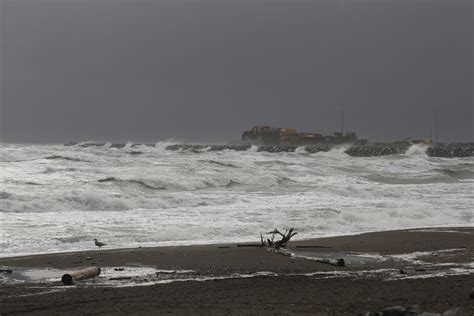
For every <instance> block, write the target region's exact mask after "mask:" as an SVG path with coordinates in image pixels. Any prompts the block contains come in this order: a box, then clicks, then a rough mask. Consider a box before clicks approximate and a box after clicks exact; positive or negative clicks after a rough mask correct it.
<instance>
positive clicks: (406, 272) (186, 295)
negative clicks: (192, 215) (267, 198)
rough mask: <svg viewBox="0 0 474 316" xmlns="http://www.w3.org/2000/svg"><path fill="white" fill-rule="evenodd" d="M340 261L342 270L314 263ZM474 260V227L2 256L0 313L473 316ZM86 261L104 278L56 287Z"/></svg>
mask: <svg viewBox="0 0 474 316" xmlns="http://www.w3.org/2000/svg"><path fill="white" fill-rule="evenodd" d="M91 245H92V243H91ZM91 249H92V247H91ZM339 258H342V259H344V261H345V266H344V267H342V266H336V265H331V264H327V263H321V262H320V261H321V259H322V260H323V261H324V260H326V261H331V260H335V259H339ZM473 263H474V229H473V228H449V229H448V228H440V229H418V230H406V231H388V232H377V233H367V234H361V235H355V236H341V237H331V238H321V239H314V240H304V241H294V242H290V244H289V245H288V247H287V249H283V250H281V251H279V252H278V253H277V252H272V251H267V250H266V249H265V248H259V247H253V245H251V244H243V245H237V244H223V245H206V246H183V247H160V248H134V249H118V250H107V249H106V248H105V249H101V250H91V251H82V252H71V253H57V254H43V255H34V256H26V257H12V258H0V268H1V269H4V270H11V272H12V273H3V274H0V275H1V276H2V278H1V279H0V280H1V283H0V313H1V314H2V315H18V314H44V315H46V314H48V315H51V314H68V315H71V314H73V315H74V314H77V315H79V314H115V315H116V314H143V315H145V314H157V313H158V314H165V313H167V314H206V315H208V314H313V315H314V314H320V315H356V314H358V313H366V312H368V311H381V310H383V309H384V308H386V307H390V306H397V305H402V306H409V305H413V304H417V305H418V306H419V308H420V309H421V310H423V311H429V312H437V313H442V312H444V311H446V310H448V309H450V308H454V307H462V308H464V309H465V312H466V315H471V314H472V313H474V299H470V298H469V292H470V290H471V288H473V287H474V265H473ZM90 266H99V267H101V269H102V272H101V274H100V275H99V276H98V277H96V278H93V279H89V280H83V281H80V282H77V283H76V284H75V285H73V286H68V287H66V286H63V284H62V283H61V281H60V278H61V275H62V274H63V273H65V272H68V271H74V270H78V269H81V268H85V267H90Z"/></svg>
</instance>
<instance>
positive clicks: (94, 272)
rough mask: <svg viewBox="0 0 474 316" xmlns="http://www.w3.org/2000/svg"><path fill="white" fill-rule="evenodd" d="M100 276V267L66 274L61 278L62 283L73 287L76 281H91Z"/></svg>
mask: <svg viewBox="0 0 474 316" xmlns="http://www.w3.org/2000/svg"><path fill="white" fill-rule="evenodd" d="M99 274H100V268H99V267H90V268H86V269H82V270H78V271H74V272H71V273H66V274H64V275H63V276H62V277H61V281H62V282H63V283H64V284H65V285H72V284H74V282H75V281H80V280H84V279H90V278H93V277H96V276H98V275H99Z"/></svg>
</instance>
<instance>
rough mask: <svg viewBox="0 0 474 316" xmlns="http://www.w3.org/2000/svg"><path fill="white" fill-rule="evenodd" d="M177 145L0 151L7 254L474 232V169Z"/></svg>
mask: <svg viewBox="0 0 474 316" xmlns="http://www.w3.org/2000/svg"><path fill="white" fill-rule="evenodd" d="M169 144H170V143H166V142H164V143H159V144H157V145H156V146H148V145H141V146H135V145H130V146H128V148H125V147H120V148H119V147H117V146H118V145H117V144H109V145H108V146H103V147H82V146H66V147H64V146H20V145H16V146H8V147H6V148H4V147H1V146H0V163H1V165H2V166H1V167H2V169H1V170H2V172H1V173H0V185H1V189H0V235H2V236H5V238H6V239H7V240H8V242H2V241H0V252H1V253H3V254H5V255H14V254H21V253H28V252H31V248H32V247H31V245H32V244H34V245H35V247H34V249H36V251H37V252H47V251H65V250H78V249H88V247H90V240H91V237H92V238H94V237H93V236H100V237H101V240H105V242H107V243H108V244H110V245H111V247H126V246H128V245H136V244H137V243H140V244H143V245H145V244H146V245H150V246H153V245H157V244H161V243H167V244H169V245H176V244H190V243H211V242H214V243H215V242H226V241H232V242H236V241H237V242H240V241H256V240H258V238H259V235H258V233H259V232H265V231H268V230H269V229H273V228H275V227H278V228H285V227H289V226H294V227H295V228H296V229H297V230H298V232H299V234H298V236H299V238H311V237H319V236H329V235H339V234H350V233H358V232H366V231H374V230H390V229H398V228H413V227H432V226H448V225H449V226H459V225H462V226H474V216H473V212H472V205H473V204H474V196H473V194H472V192H473V191H474V181H473V180H474V158H459V159H458V158H453V159H444V158H433V157H428V156H427V155H426V154H425V153H424V150H425V147H424V146H412V148H411V151H410V152H409V154H399V155H392V156H384V157H370V158H357V157H349V156H348V155H347V154H346V153H345V150H346V147H339V148H334V149H332V150H331V151H329V152H318V153H314V154H307V153H305V152H304V151H303V148H300V149H297V150H296V152H295V153H289V152H282V153H267V152H258V151H256V148H254V149H249V150H245V151H233V150H223V151H212V150H211V151H208V150H207V149H206V148H205V147H203V148H202V150H200V151H199V154H194V153H193V152H190V151H186V150H185V151H172V150H166V149H165V148H166V146H168V145H169ZM133 152H136V153H135V154H134V153H133ZM82 162H87V163H82ZM33 184H34V185H33ZM424 184H428V185H424ZM197 235H198V236H200V237H199V240H196V236H197ZM32 236H34V237H32ZM78 236H79V237H78Z"/></svg>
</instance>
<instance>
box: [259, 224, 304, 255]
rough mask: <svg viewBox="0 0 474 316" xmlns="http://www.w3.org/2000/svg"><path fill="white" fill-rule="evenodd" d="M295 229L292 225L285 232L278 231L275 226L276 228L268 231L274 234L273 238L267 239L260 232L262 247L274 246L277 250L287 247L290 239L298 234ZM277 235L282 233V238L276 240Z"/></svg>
mask: <svg viewBox="0 0 474 316" xmlns="http://www.w3.org/2000/svg"><path fill="white" fill-rule="evenodd" d="M294 230H295V229H294V228H293V227H292V228H290V229H289V230H286V231H285V233H281V232H280V231H278V229H276V228H275V230H273V231H271V232H268V233H267V234H271V235H272V237H271V239H270V238H267V240H264V238H263V235H262V234H260V242H261V244H262V247H267V248H273V249H276V250H278V249H280V248H284V247H286V244H287V243H288V242H289V241H290V239H291V237H293V236H294V235H296V234H298V233H297V232H295V231H294ZM276 235H280V236H281V239H280V240H277V241H275V236H276Z"/></svg>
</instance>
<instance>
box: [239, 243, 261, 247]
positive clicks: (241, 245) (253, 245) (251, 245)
mask: <svg viewBox="0 0 474 316" xmlns="http://www.w3.org/2000/svg"><path fill="white" fill-rule="evenodd" d="M237 247H239V248H243V247H247V248H252V247H255V248H259V247H262V244H237Z"/></svg>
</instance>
